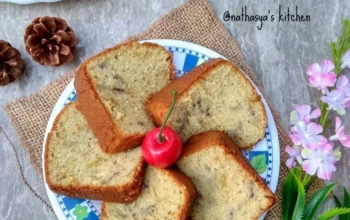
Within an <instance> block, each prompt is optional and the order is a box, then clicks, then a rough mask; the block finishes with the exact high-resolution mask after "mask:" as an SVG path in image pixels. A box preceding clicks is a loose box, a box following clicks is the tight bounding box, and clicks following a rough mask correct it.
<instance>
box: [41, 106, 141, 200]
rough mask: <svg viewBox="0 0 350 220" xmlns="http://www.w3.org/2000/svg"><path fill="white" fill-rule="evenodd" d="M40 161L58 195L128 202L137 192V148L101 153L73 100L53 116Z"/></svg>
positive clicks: (138, 154)
mask: <svg viewBox="0 0 350 220" xmlns="http://www.w3.org/2000/svg"><path fill="white" fill-rule="evenodd" d="M44 163H45V178H46V182H47V184H48V186H49V188H50V189H51V190H52V191H53V192H56V193H58V194H62V195H65V196H68V197H74V198H86V199H95V200H104V201H110V202H122V203H130V202H133V201H134V200H135V199H136V198H137V197H138V196H139V194H140V193H141V189H142V178H143V174H144V168H145V161H144V159H143V157H142V153H141V149H140V147H138V148H135V149H132V150H130V151H127V152H121V153H118V154H114V155H110V154H106V153H103V152H102V151H101V148H100V147H99V145H98V142H97V139H96V138H95V136H94V135H93V133H92V131H91V130H90V129H89V127H88V123H87V121H86V119H85V118H84V116H83V114H82V113H81V112H80V111H79V110H78V103H76V102H74V103H71V104H69V105H67V106H66V107H65V108H64V109H63V110H62V111H61V112H60V114H59V115H58V116H57V117H56V120H55V122H54V125H53V127H52V130H51V132H50V133H49V134H48V137H47V141H46V149H45V161H44Z"/></svg>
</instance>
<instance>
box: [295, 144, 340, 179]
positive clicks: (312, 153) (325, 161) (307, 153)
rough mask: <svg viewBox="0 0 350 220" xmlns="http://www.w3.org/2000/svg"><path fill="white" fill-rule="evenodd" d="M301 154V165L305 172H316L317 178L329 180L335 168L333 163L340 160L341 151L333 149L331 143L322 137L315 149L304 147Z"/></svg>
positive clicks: (311, 173)
mask: <svg viewBox="0 0 350 220" xmlns="http://www.w3.org/2000/svg"><path fill="white" fill-rule="evenodd" d="M301 156H302V157H303V159H304V161H303V162H302V167H303V170H304V171H305V172H306V173H308V174H310V175H314V174H315V173H316V172H317V176H318V177H319V178H321V179H324V180H329V179H331V178H332V174H333V172H334V171H335V170H336V167H335V163H336V161H338V160H340V157H341V153H340V151H339V149H335V150H333V146H332V144H331V143H328V141H327V139H326V138H324V139H322V140H321V141H320V142H319V143H318V145H317V148H316V149H314V150H310V149H308V148H304V149H303V150H302V151H301Z"/></svg>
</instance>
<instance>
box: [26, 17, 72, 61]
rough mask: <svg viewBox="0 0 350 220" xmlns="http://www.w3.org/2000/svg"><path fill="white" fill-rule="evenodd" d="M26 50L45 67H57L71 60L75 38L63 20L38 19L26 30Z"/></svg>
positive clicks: (52, 18) (54, 18)
mask: <svg viewBox="0 0 350 220" xmlns="http://www.w3.org/2000/svg"><path fill="white" fill-rule="evenodd" d="M24 43H25V45H26V50H27V51H28V53H29V54H30V55H31V56H32V57H33V59H34V60H35V61H36V62H38V63H40V64H42V65H45V66H59V65H62V64H64V63H68V62H70V61H72V60H73V58H74V55H75V50H76V45H77V38H76V37H75V34H74V32H73V30H72V29H71V28H70V27H68V25H67V23H66V21H65V20H63V19H62V18H56V17H47V16H46V17H38V18H36V19H35V20H34V21H32V23H31V24H30V25H29V26H28V27H27V28H26V31H25V34H24Z"/></svg>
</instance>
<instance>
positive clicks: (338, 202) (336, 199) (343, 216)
mask: <svg viewBox="0 0 350 220" xmlns="http://www.w3.org/2000/svg"><path fill="white" fill-rule="evenodd" d="M333 198H334V201H335V204H336V206H337V208H343V205H342V204H341V203H340V200H339V199H338V197H336V196H335V195H334V196H333ZM347 215H349V214H343V215H339V220H348V217H347Z"/></svg>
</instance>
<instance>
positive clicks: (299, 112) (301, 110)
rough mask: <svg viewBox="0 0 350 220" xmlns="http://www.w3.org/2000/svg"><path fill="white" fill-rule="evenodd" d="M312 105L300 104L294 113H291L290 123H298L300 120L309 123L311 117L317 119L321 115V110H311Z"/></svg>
mask: <svg viewBox="0 0 350 220" xmlns="http://www.w3.org/2000/svg"><path fill="white" fill-rule="evenodd" d="M310 112H311V106H310V105H298V106H297V107H296V108H295V110H294V111H292V113H290V123H291V124H296V123H297V122H299V121H303V122H305V123H309V122H310V121H311V119H315V118H318V117H320V116H321V110H320V109H319V108H317V109H315V110H314V111H313V112H311V113H310Z"/></svg>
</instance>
